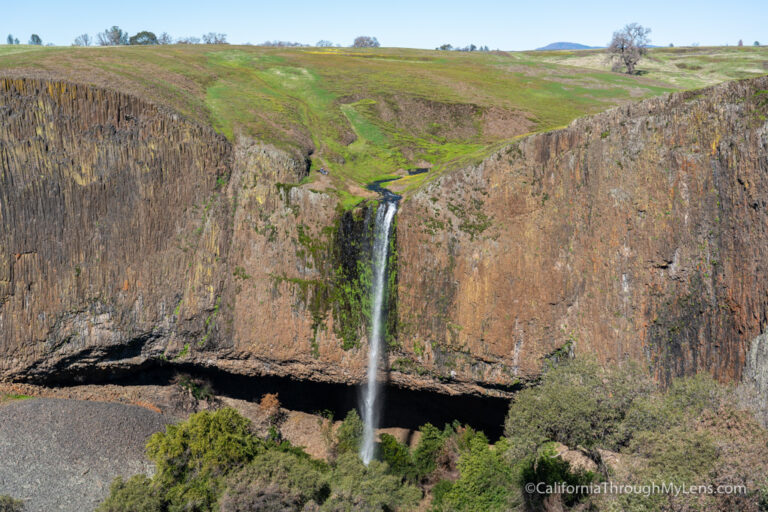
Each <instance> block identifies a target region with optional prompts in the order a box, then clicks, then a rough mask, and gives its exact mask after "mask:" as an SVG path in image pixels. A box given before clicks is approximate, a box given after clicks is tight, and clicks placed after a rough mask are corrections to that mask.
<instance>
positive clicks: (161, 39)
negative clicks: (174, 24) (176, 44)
mask: <svg viewBox="0 0 768 512" xmlns="http://www.w3.org/2000/svg"><path fill="white" fill-rule="evenodd" d="M157 44H173V38H172V37H171V34H169V33H168V32H163V33H162V34H160V35H159V36H158V37H157Z"/></svg>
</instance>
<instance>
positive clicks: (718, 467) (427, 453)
mask: <svg viewBox="0 0 768 512" xmlns="http://www.w3.org/2000/svg"><path fill="white" fill-rule="evenodd" d="M743 396H746V395H743ZM739 403H746V402H744V401H743V400H742V395H740V394H739V393H737V391H736V390H735V389H732V388H729V387H724V386H722V385H719V384H717V383H716V382H714V381H713V380H712V379H710V378H709V377H706V376H703V375H699V376H695V377H689V378H684V379H679V380H676V381H674V382H673V383H672V385H671V386H670V387H669V388H668V389H666V390H661V389H659V388H658V387H657V386H656V385H654V384H653V383H652V382H651V381H650V380H649V379H648V378H647V377H646V376H645V374H644V373H643V372H642V371H641V370H640V369H638V368H635V367H633V366H631V365H626V366H623V367H621V368H618V367H614V368H607V369H605V368H603V367H601V366H600V365H598V364H597V363H595V362H591V361H589V360H574V361H570V362H568V363H565V364H563V365H561V366H559V367H556V368H554V369H552V370H550V371H549V372H547V374H546V375H545V376H544V377H543V379H542V381H541V383H540V385H538V386H536V387H532V388H529V389H525V390H523V391H521V392H519V393H518V394H517V395H516V397H515V399H514V401H513V402H512V404H511V406H510V410H509V415H508V417H507V421H506V425H505V436H504V437H503V438H501V439H500V440H498V441H496V442H495V443H493V444H491V443H490V442H489V440H488V439H487V437H486V436H485V435H484V434H483V433H482V432H478V431H475V430H473V429H472V428H470V427H467V426H462V425H460V424H458V423H455V424H453V425H445V426H443V428H437V427H435V426H433V425H430V424H427V425H424V426H422V427H421V429H420V433H419V436H418V442H417V443H416V444H415V445H414V446H412V447H409V446H406V445H405V444H403V443H401V442H399V441H398V440H397V439H396V438H395V437H393V436H391V435H388V434H382V435H381V439H380V444H379V456H378V460H375V461H373V462H372V463H371V464H370V465H369V466H368V467H366V466H364V465H363V464H362V462H361V461H360V459H359V457H358V446H359V443H360V439H361V436H362V422H361V420H360V418H359V416H358V415H357V413H356V412H355V411H352V412H350V413H349V414H348V415H347V417H346V419H345V420H344V421H343V422H341V423H340V424H339V425H338V426H337V427H336V428H333V426H332V425H333V424H332V423H331V422H328V421H326V423H325V427H324V428H325V429H327V433H328V435H327V439H328V442H329V445H330V446H329V447H330V450H329V453H330V456H329V460H327V461H320V460H316V459H312V458H311V457H310V456H308V455H307V454H306V453H305V452H304V451H303V450H302V449H301V448H297V447H295V446H291V445H290V444H289V443H288V442H285V441H280V434H279V432H278V431H276V430H274V429H273V431H272V432H271V433H270V434H269V435H268V436H267V438H260V437H258V436H256V435H255V434H253V433H252V430H251V426H250V424H249V421H248V420H246V419H245V418H243V417H242V416H241V415H240V414H239V413H238V412H236V411H235V410H233V409H226V408H225V409H220V410H218V411H216V412H201V413H198V414H196V415H193V416H192V417H191V418H190V419H189V420H188V421H186V422H184V423H181V424H179V425H176V426H171V427H168V430H167V432H165V433H159V434H156V435H154V436H153V437H152V438H151V439H150V441H149V443H148V445H147V455H148V456H149V458H150V459H151V460H152V461H154V463H155V464H156V467H157V472H156V474H155V475H154V477H153V478H147V477H146V476H143V475H142V476H135V477H133V478H131V479H128V480H122V479H118V480H116V481H115V482H114V483H113V484H112V489H111V495H110V496H109V498H108V499H107V500H106V501H105V502H104V503H103V504H102V506H101V507H100V509H99V510H100V511H101V512H127V511H129V510H130V511H158V512H159V511H182V510H183V511H208V510H220V511H222V512H234V511H245V510H319V511H338V510H382V511H384V510H409V509H413V508H415V507H417V506H421V508H422V509H429V510H432V511H433V512H440V511H445V512H449V511H451V512H452V511H475V510H483V511H506V510H539V509H542V508H552V507H555V508H554V509H558V507H562V508H566V509H567V508H569V507H580V508H584V507H586V508H590V509H592V510H631V511H652V510H659V509H662V508H665V509H669V510H709V509H713V508H719V509H724V508H730V509H734V508H738V509H740V510H764V509H762V508H760V507H764V506H765V505H766V504H768V492H766V478H768V432H767V431H766V430H765V429H764V428H762V427H761V426H760V425H759V424H758V423H757V421H756V420H755V418H754V416H753V414H752V413H751V412H749V411H748V410H746V409H745V408H744V407H741V406H738V405H737V404H739ZM539 482H544V483H548V484H554V483H556V482H564V483H567V484H571V485H586V484H590V483H592V484H598V485H599V484H601V483H602V482H606V483H607V482H611V483H613V484H617V485H619V484H621V485H647V484H650V483H658V484H662V483H666V484H674V485H678V486H718V485H731V486H737V485H743V486H745V488H746V489H747V491H746V492H737V493H731V494H721V495H714V494H688V493H685V494H680V495H676V496H675V495H670V494H669V493H647V494H643V493H640V494H605V495H604V494H599V493H598V494H589V493H588V492H585V491H584V490H575V491H574V492H573V493H570V494H567V493H566V494H551V495H547V494H546V493H541V494H537V493H532V492H527V491H526V484H530V483H534V484H535V483H539ZM425 507H426V508H425Z"/></svg>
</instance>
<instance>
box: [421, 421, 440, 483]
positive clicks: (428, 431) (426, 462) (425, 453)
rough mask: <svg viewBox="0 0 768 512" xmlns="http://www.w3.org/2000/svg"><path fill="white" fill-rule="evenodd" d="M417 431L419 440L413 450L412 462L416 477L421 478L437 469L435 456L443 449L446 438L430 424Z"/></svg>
mask: <svg viewBox="0 0 768 512" xmlns="http://www.w3.org/2000/svg"><path fill="white" fill-rule="evenodd" d="M419 430H420V431H421V439H419V443H418V444H417V445H416V448H415V449H414V450H413V462H414V464H415V465H416V472H417V474H418V476H419V477H420V478H423V477H425V476H427V475H428V474H430V473H432V472H433V471H434V470H435V468H436V467H437V463H436V460H437V454H438V453H439V452H440V450H441V449H442V448H443V445H444V444H445V438H446V437H447V436H446V433H444V432H442V431H440V430H439V429H438V428H437V427H435V426H433V425H432V424H431V423H427V424H425V425H422V426H421V427H420V428H419Z"/></svg>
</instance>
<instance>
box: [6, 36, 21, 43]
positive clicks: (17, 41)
mask: <svg viewBox="0 0 768 512" xmlns="http://www.w3.org/2000/svg"><path fill="white" fill-rule="evenodd" d="M5 41H6V43H7V44H19V40H18V39H14V38H13V35H12V34H8V37H7V38H6V39H5Z"/></svg>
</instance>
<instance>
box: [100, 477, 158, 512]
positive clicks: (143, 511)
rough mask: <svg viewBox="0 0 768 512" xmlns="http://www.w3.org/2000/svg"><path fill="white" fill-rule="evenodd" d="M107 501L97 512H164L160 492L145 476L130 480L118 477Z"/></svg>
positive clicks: (113, 483)
mask: <svg viewBox="0 0 768 512" xmlns="http://www.w3.org/2000/svg"><path fill="white" fill-rule="evenodd" d="M109 491H110V492H109V496H108V497H107V499H106V500H105V501H104V502H103V503H102V504H101V505H99V507H98V508H97V509H96V512H163V511H164V510H165V509H164V502H163V498H162V496H161V495H160V491H159V490H158V489H157V488H155V487H153V486H152V480H150V479H149V478H147V477H146V476H145V475H135V476H132V477H131V478H129V479H128V480H123V479H122V478H121V477H117V478H116V479H115V480H114V481H113V482H112V485H111V487H110V490H109Z"/></svg>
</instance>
